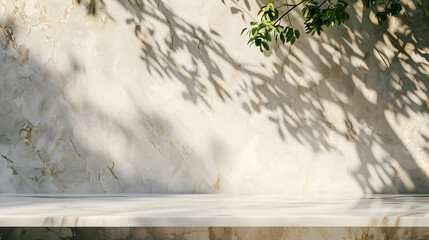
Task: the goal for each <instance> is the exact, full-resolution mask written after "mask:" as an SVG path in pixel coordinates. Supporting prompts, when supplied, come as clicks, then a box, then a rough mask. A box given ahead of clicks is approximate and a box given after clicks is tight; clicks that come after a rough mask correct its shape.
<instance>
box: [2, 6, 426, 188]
mask: <svg viewBox="0 0 429 240" xmlns="http://www.w3.org/2000/svg"><path fill="white" fill-rule="evenodd" d="M130 2H131V3H132V5H130V4H129V1H126V0H121V1H118V0H104V3H105V5H103V4H102V3H101V2H99V1H92V0H87V1H84V0H82V2H81V3H80V4H78V3H77V2H75V1H72V0H67V1H49V0H25V1H24V0H20V1H14V0H3V1H1V2H0V26H1V30H2V31H0V49H1V50H0V153H1V157H0V192H68V193H72V192H79V193H89V192H91V193H101V192H106V193H117V192H125V193H127V192H236V193H240V192H251V193H364V192H367V193H369V192H384V193H387V192H389V193H396V192H426V193H429V179H428V174H429V144H428V142H429V107H428V103H429V97H428V96H429V80H428V75H429V63H428V61H429V33H428V32H429V12H428V10H427V7H428V6H429V2H427V1H423V0H413V1H411V0H404V2H405V10H404V12H403V15H404V16H403V17H402V18H391V19H390V23H389V25H388V26H387V27H380V26H378V25H377V24H374V23H375V22H376V20H375V17H374V14H373V13H372V12H371V13H370V12H369V11H368V10H365V11H362V5H361V4H360V3H356V4H354V5H353V8H351V9H350V10H349V13H350V15H351V19H350V21H349V22H348V23H347V25H346V26H340V27H334V28H332V29H330V30H328V31H327V32H326V33H324V34H322V36H320V37H316V36H315V37H311V36H303V35H304V34H301V35H302V36H303V37H301V39H300V40H299V41H298V42H297V43H296V44H295V45H294V46H293V47H292V48H290V47H289V46H282V45H276V44H273V45H272V46H271V47H272V48H273V51H271V52H270V53H265V54H261V53H260V52H259V51H258V49H256V48H251V47H248V46H246V42H247V40H246V37H245V36H240V35H239V33H240V31H241V29H242V28H243V27H245V26H246V25H247V23H248V22H249V21H250V20H251V19H252V18H253V17H254V16H255V14H256V12H257V11H258V2H257V1H252V0H240V1H238V0H225V1H220V0H205V1H201V0H192V1H177V0H156V1H155V0H149V1H141V0H131V1H130ZM359 2H360V1H359ZM94 3H95V4H96V8H91V6H93V5H92V4H94ZM94 9H96V11H93V10H94ZM293 16H294V17H292V19H291V20H292V24H293V26H294V27H298V28H299V27H300V26H302V19H301V18H299V14H298V13H297V14H295V15H293Z"/></svg>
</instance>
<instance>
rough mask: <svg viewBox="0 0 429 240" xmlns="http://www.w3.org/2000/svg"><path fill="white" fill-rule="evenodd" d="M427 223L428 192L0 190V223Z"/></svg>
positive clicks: (402, 224)
mask: <svg viewBox="0 0 429 240" xmlns="http://www.w3.org/2000/svg"><path fill="white" fill-rule="evenodd" d="M10 226H16V227H18V226H34V227H41V226H68V227H70V226H78V227H91V226H93V227H124V226H128V227H132V226H135V227H146V226H148V227H149V226H151V227H181V226H183V227H187V226H212V227H219V226H231V227H268V226H270V227H296V226H302V227H340V226H342V227H361V226H367V227H381V226H384V227H394V226H400V227H411V226H412V227H427V226H429V195H387V194H386V195H317V196H315V195H264V194H260V195H228V194H146V195H134V194H133V195H130V194H123V195H69V194H68V195H66V194H62V195H60V194H55V195H53V194H38V195H34V194H32V195H29V194H18V195H17V194H13V195H12V194H0V227H10Z"/></svg>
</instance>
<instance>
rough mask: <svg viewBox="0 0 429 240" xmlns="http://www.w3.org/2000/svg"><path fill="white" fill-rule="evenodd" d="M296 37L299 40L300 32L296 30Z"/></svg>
mask: <svg viewBox="0 0 429 240" xmlns="http://www.w3.org/2000/svg"><path fill="white" fill-rule="evenodd" d="M295 36H296V38H299V31H298V30H295Z"/></svg>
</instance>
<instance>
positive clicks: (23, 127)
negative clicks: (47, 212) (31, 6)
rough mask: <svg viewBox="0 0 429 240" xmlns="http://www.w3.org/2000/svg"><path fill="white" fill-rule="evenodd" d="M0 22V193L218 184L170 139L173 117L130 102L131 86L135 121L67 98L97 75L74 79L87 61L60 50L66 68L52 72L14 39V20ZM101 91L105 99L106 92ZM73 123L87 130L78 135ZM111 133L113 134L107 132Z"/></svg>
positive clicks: (194, 188)
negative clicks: (123, 121) (83, 62)
mask: <svg viewBox="0 0 429 240" xmlns="http://www.w3.org/2000/svg"><path fill="white" fill-rule="evenodd" d="M0 27H1V28H0V37H1V39H0V40H1V41H0V48H1V49H3V50H4V51H2V52H0V62H1V63H2V65H1V67H0V69H1V70H2V73H4V75H2V76H0V85H1V86H2V88H1V89H0V96H1V99H0V100H1V101H0V106H1V110H0V118H1V120H2V121H1V125H0V131H1V132H0V143H1V145H0V154H1V155H0V161H1V162H0V164H1V165H0V166H4V168H2V170H1V172H0V176H1V177H2V182H3V184H2V185H1V186H0V192H37V193H53V192H54V193H121V192H128V193H132V192H139V193H144V192H186V193H197V192H213V191H216V190H217V189H218V188H217V187H216V186H212V185H213V184H215V183H216V177H217V176H213V179H211V178H210V177H209V179H208V177H207V176H209V175H210V174H209V173H206V172H205V167H206V166H204V165H203V166H200V165H199V164H203V163H201V162H199V161H198V159H200V157H199V156H198V155H197V154H196V153H195V151H193V150H192V149H188V146H186V145H185V144H182V143H181V142H180V139H177V138H175V136H174V129H173V125H172V124H171V123H170V121H169V120H168V119H165V118H163V117H162V116H159V114H157V113H156V112H148V111H147V110H146V109H144V108H143V107H141V106H139V105H137V104H135V103H137V102H138V101H136V100H135V98H137V97H138V96H134V95H132V91H129V92H128V95H127V96H128V98H129V99H130V101H129V102H131V103H132V104H131V107H130V111H132V112H133V113H134V114H132V117H134V118H135V119H133V120H135V124H133V125H132V126H131V125H130V124H123V123H122V122H120V118H117V117H116V118H115V117H112V116H111V113H109V112H106V111H103V110H105V109H100V107H99V106H96V105H94V103H93V102H90V101H88V100H85V98H83V99H84V100H83V101H81V102H79V101H78V103H77V104H76V103H71V102H73V101H70V98H74V97H75V96H68V95H67V91H66V88H70V87H72V88H73V87H76V86H77V87H78V88H80V92H78V93H79V94H85V92H87V91H88V88H91V87H92V85H91V84H93V83H94V82H96V80H97V79H91V81H86V82H83V83H82V82H81V84H84V87H82V86H80V85H79V83H77V81H78V79H81V75H83V76H85V74H86V72H87V70H86V69H85V66H84V65H83V64H82V63H81V62H80V61H78V59H76V58H74V57H73V56H72V55H70V54H69V55H67V54H65V55H64V57H65V58H68V61H67V64H66V65H68V67H64V68H62V69H63V70H61V71H60V72H58V71H55V69H56V68H53V67H52V65H51V64H52V63H51V62H50V61H47V62H43V64H42V60H40V59H39V57H38V56H36V55H34V54H32V50H31V49H29V48H27V47H26V46H25V44H18V43H17V42H16V41H15V35H17V34H18V35H19V33H20V32H19V31H20V30H21V29H19V27H18V26H15V25H14V22H13V21H11V20H9V21H7V22H2V23H1V24H0ZM64 69H66V70H64ZM75 82H76V83H75ZM102 97H105V98H106V99H104V101H107V100H108V99H107V98H108V97H109V96H106V95H103V96H102ZM110 97H111V96H110ZM79 116H84V119H83V120H82V121H81V119H80V117H79ZM76 127H78V128H80V129H84V131H83V132H84V134H86V135H84V136H82V134H76V132H75V129H74V128H76ZM93 130H95V131H93ZM98 130H100V131H98ZM81 132H82V131H81ZM100 132H102V133H108V134H104V135H100ZM110 133H113V134H115V135H114V136H117V137H118V139H112V137H109V136H110ZM88 139H91V140H92V141H88ZM94 143H95V145H94ZM109 144H110V145H109ZM114 146H121V147H122V148H121V149H125V150H126V152H125V153H124V152H121V153H120V154H122V155H120V157H122V158H123V157H126V158H127V161H121V164H117V162H116V160H118V158H112V156H116V155H115V152H114V151H111V149H113V148H114ZM100 149H104V150H106V149H107V150H106V151H105V152H103V151H100ZM116 149H118V148H116ZM129 149H134V150H136V152H133V151H131V150H129ZM153 159H155V160H156V161H153ZM119 160H121V159H119Z"/></svg>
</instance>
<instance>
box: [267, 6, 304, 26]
mask: <svg viewBox="0 0 429 240" xmlns="http://www.w3.org/2000/svg"><path fill="white" fill-rule="evenodd" d="M305 1H307V0H302V1H301V2H299V3H298V4H296V5H293V7H291V8H290V9H289V10H287V11H286V12H285V13H283V15H281V16H280V17H279V19H277V21H276V22H275V23H274V24H273V26H275V25H276V24H277V23H278V22H279V21H280V20H281V19H282V18H283V17H284V16H286V14H288V13H289V12H290V11H292V10H293V9H295V8H296V7H298V6H299V5H301V4H302V3H304V2H305Z"/></svg>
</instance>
